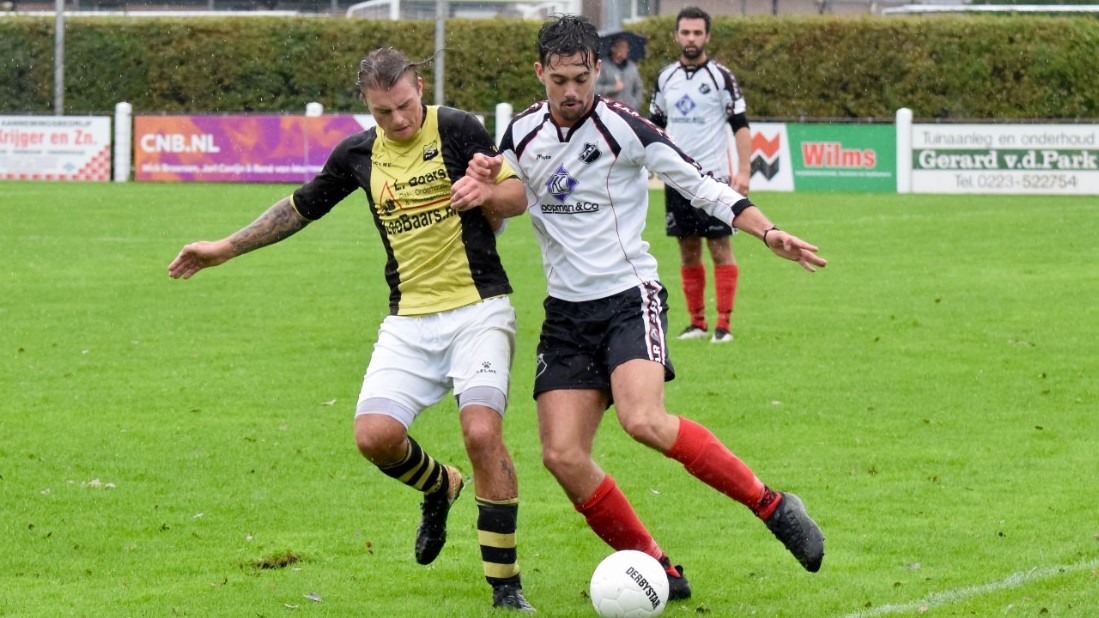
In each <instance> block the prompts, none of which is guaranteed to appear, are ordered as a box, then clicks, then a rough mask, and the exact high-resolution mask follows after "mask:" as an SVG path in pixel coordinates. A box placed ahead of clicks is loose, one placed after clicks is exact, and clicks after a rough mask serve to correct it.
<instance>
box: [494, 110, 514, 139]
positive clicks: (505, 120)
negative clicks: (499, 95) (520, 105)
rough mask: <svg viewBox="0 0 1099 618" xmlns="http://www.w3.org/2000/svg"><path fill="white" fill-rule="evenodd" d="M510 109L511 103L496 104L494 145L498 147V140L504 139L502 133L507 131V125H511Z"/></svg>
mask: <svg viewBox="0 0 1099 618" xmlns="http://www.w3.org/2000/svg"><path fill="white" fill-rule="evenodd" d="M511 113H512V107H511V103H497V104H496V145H497V146H499V145H500V140H502V139H504V131H506V130H507V128H508V124H510V123H511Z"/></svg>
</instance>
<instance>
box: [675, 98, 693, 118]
mask: <svg viewBox="0 0 1099 618" xmlns="http://www.w3.org/2000/svg"><path fill="white" fill-rule="evenodd" d="M696 107H698V106H697V105H695V102H694V101H692V100H691V97H689V96H687V95H683V97H682V98H680V99H679V100H678V101H676V102H675V108H676V109H678V110H679V113H680V114H683V115H684V116H686V115H687V114H689V113H691V111H692V110H694V108H696Z"/></svg>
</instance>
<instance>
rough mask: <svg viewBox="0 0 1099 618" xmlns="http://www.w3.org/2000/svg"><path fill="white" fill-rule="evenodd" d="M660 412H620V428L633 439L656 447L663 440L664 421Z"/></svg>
mask: <svg viewBox="0 0 1099 618" xmlns="http://www.w3.org/2000/svg"><path fill="white" fill-rule="evenodd" d="M662 416H663V415H661V414H656V413H652V414H620V415H619V419H618V420H619V421H620V422H621V423H622V429H623V430H624V431H625V432H626V434H628V435H629V436H630V437H631V438H633V439H634V440H637V441H638V442H640V443H642V444H644V445H646V446H651V447H654V448H655V447H657V446H658V445H660V444H661V443H662V442H663V440H662V439H661V436H662V435H663V431H662V429H663V426H664V423H662V422H661V421H662V420H663V419H662Z"/></svg>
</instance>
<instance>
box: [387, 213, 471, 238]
mask: <svg viewBox="0 0 1099 618" xmlns="http://www.w3.org/2000/svg"><path fill="white" fill-rule="evenodd" d="M456 214H458V211H456V210H454V209H453V208H449V207H444V208H435V209H432V210H425V211H423V212H419V213H416V214H411V215H410V214H405V213H401V215H400V216H398V217H395V218H393V219H389V220H388V221H383V224H384V225H385V233H386V234H387V235H389V236H396V235H399V234H404V233H405V232H411V231H412V230H418V229H420V228H424V227H427V226H429V225H435V224H436V223H439V222H440V221H445V220H447V219H449V218H451V217H453V216H454V215H456Z"/></svg>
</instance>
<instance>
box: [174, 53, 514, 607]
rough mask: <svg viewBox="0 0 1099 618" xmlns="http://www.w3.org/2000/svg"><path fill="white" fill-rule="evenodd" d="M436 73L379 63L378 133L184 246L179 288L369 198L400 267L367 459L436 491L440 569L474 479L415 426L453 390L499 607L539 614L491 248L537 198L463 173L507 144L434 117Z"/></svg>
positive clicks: (368, 418) (456, 118) (375, 71)
mask: <svg viewBox="0 0 1099 618" xmlns="http://www.w3.org/2000/svg"><path fill="white" fill-rule="evenodd" d="M425 62H426V61H425ZM423 64H424V63H412V62H409V60H408V59H407V58H406V57H405V56H404V54H402V53H401V52H399V51H397V50H394V49H392V48H387V49H378V50H375V51H373V52H371V53H370V54H369V55H367V57H366V58H365V59H363V61H362V63H361V64H360V67H359V75H358V85H359V89H360V93H361V95H362V99H363V101H364V102H365V103H366V104H367V106H368V107H369V108H370V111H371V113H372V114H373V116H374V119H375V121H376V122H377V126H376V127H373V128H371V129H368V130H366V131H364V132H362V133H358V134H356V135H352V136H350V137H348V138H347V139H345V140H344V141H343V142H341V143H340V144H339V145H338V146H337V147H336V148H335V150H334V151H333V152H332V154H331V156H330V157H329V159H328V161H327V163H326V164H325V166H324V168H323V169H322V170H321V172H320V174H318V175H317V176H316V177H315V178H314V179H313V180H311V181H309V182H308V183H306V184H305V185H303V186H302V187H300V188H299V189H297V190H296V191H294V193H293V195H291V196H289V197H286V198H283V199H282V200H279V201H278V202H276V203H275V204H274V205H273V206H271V207H270V208H269V209H268V210H267V211H266V212H265V213H263V215H261V216H260V217H259V218H258V219H256V220H255V221H254V222H253V223H252V224H250V225H248V226H246V227H244V228H243V229H241V230H239V231H237V232H236V233H234V234H232V235H230V236H228V237H226V238H224V239H222V240H218V241H212V242H211V241H201V242H195V243H191V244H189V245H186V246H185V247H183V249H182V250H181V251H180V253H179V255H178V256H176V258H175V259H174V260H173V261H172V262H171V264H170V265H169V266H168V274H169V276H171V277H172V278H183V279H187V278H190V277H191V276H192V275H194V274H195V273H197V272H198V271H200V270H202V269H204V268H208V267H211V266H217V265H219V264H222V263H224V262H226V261H227V260H229V259H231V258H234V257H237V256H239V255H242V254H244V253H247V252H249V251H253V250H255V249H259V248H260V247H265V246H267V245H270V244H274V243H276V242H279V241H281V240H283V239H285V238H287V237H289V236H291V235H293V234H294V233H296V232H298V231H299V230H301V229H302V228H304V227H305V226H306V225H308V224H309V223H310V222H312V221H314V220H316V219H319V218H320V217H322V216H324V215H325V214H326V213H327V212H328V211H329V210H331V209H332V208H333V207H334V206H336V204H338V203H339V202H340V201H342V200H343V199H344V198H345V197H347V196H348V195H350V194H351V193H352V192H354V191H355V190H356V189H360V188H361V189H363V190H364V191H365V193H366V201H367V206H368V207H369V209H370V213H371V215H372V216H373V218H374V222H375V224H376V226H377V229H378V232H379V234H380V235H381V241H382V244H383V246H384V247H385V251H386V255H387V260H386V266H385V279H386V282H387V283H388V284H389V290H390V293H389V299H390V314H389V315H388V316H386V318H385V319H384V320H383V321H382V323H381V326H380V327H379V329H378V341H377V343H376V344H375V346H374V352H373V354H372V355H371V358H370V363H369V365H368V367H367V369H366V375H365V377H364V378H363V385H362V391H361V393H360V395H359V399H358V404H357V406H356V410H355V440H356V442H357V444H358V447H359V451H360V452H361V453H362V454H363V456H364V457H366V458H367V459H368V460H369V461H370V462H371V463H373V464H374V465H376V466H377V467H378V468H379V469H380V470H381V471H382V472H384V473H385V474H386V475H388V476H390V477H393V478H394V479H397V480H398V481H400V482H402V483H404V484H406V485H408V486H410V487H412V488H414V489H416V490H418V491H421V492H423V503H422V504H421V510H422V513H421V521H420V526H419V529H418V530H417V535H416V547H415V554H416V560H417V562H419V563H420V564H429V563H431V562H432V561H433V560H435V558H436V556H438V555H439V552H440V551H441V550H442V548H443V544H444V543H445V542H446V520H447V515H448V513H449V511H450V507H451V504H453V502H454V501H455V500H456V499H457V498H458V495H459V493H460V492H461V490H462V486H463V480H462V474H461V473H460V472H459V471H458V469H457V468H455V467H454V466H450V465H446V464H443V463H441V462H438V461H436V460H435V459H433V458H432V457H431V456H430V455H428V454H427V452H426V451H425V450H424V449H423V448H422V447H421V446H420V445H419V444H418V443H417V442H416V441H415V440H413V439H412V438H411V437H410V436H409V435H408V428H409V426H410V425H411V424H412V422H413V420H415V418H416V417H417V415H419V414H420V412H422V411H423V410H424V409H426V408H427V407H429V406H431V405H432V404H434V403H436V402H438V401H439V400H441V399H442V398H443V397H445V396H446V394H447V393H448V392H449V391H453V392H454V396H455V398H456V399H457V401H458V407H459V410H460V413H459V416H460V420H461V427H462V434H463V438H464V440H465V446H466V451H467V453H468V455H469V459H470V464H471V466H472V468H473V484H474V489H475V491H476V494H477V495H476V502H477V508H478V519H477V534H478V540H479V542H480V547H481V560H482V564H483V566H484V573H485V579H486V580H487V581H488V582H489V584H490V585H491V586H492V588H493V606H495V607H502V608H505V609H512V610H518V611H528V612H529V611H534V608H533V607H531V605H530V604H529V603H528V602H527V600H526V598H524V596H523V590H522V584H521V581H520V576H519V565H518V560H517V557H516V543H515V528H516V521H517V514H518V503H519V490H518V485H517V482H516V476H515V467H514V464H513V463H512V459H511V455H510V454H509V452H508V450H507V447H506V446H505V445H504V441H503V433H502V424H503V415H504V410H505V408H506V405H507V397H508V387H509V384H510V375H511V374H510V370H511V360H512V355H513V352H514V343H515V311H514V309H513V308H512V306H511V302H510V301H509V300H508V296H507V295H508V294H509V293H510V292H511V286H510V284H509V282H508V278H507V274H506V273H505V272H504V269H503V266H502V265H501V263H500V258H499V255H498V254H497V252H496V243H495V234H494V232H495V231H496V228H497V227H498V226H499V225H500V222H501V221H502V220H503V217H505V216H508V215H509V214H515V213H514V212H509V211H508V209H509V208H511V206H510V205H514V204H518V205H519V208H520V209H522V207H523V205H525V194H524V188H523V185H522V183H521V182H519V180H518V179H517V178H516V177H515V174H514V172H513V171H512V170H511V169H510V168H507V167H505V168H503V169H501V171H500V173H499V174H497V175H496V177H495V178H494V179H491V180H486V179H480V178H475V177H473V176H467V175H466V174H465V171H466V166H467V164H468V163H469V161H470V160H471V158H472V157H473V155H474V154H476V153H482V154H488V155H491V154H495V152H496V148H495V145H494V144H493V140H492V138H491V137H490V136H489V134H488V132H487V131H486V130H485V128H484V126H483V125H482V124H481V123H480V122H479V121H478V120H477V119H476V118H474V117H473V116H472V115H470V114H468V113H466V112H463V111H460V110H457V109H453V108H448V107H439V106H425V105H424V104H423V101H422V97H423V80H422V79H421V78H420V76H419V73H418V68H419V67H420V66H422V65H423Z"/></svg>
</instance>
